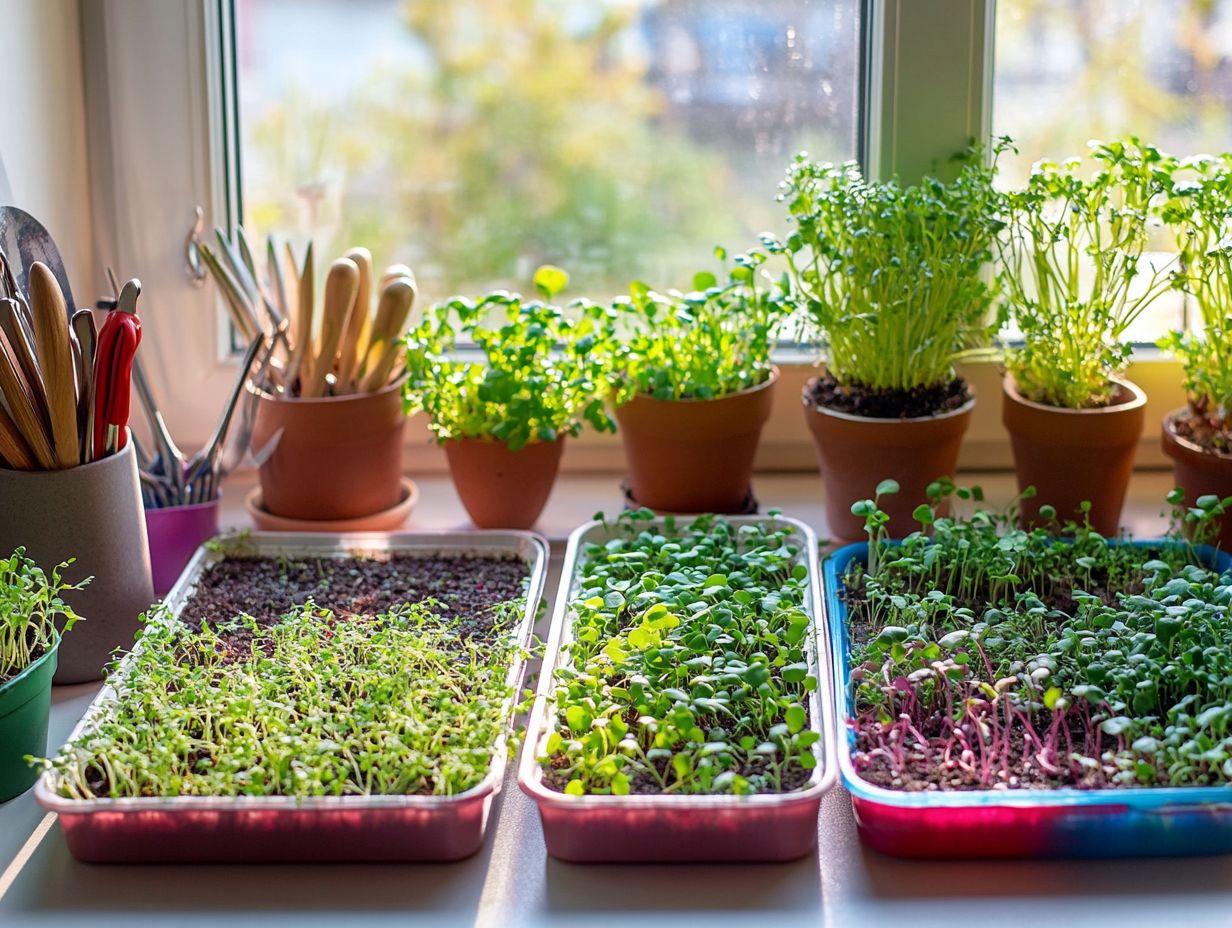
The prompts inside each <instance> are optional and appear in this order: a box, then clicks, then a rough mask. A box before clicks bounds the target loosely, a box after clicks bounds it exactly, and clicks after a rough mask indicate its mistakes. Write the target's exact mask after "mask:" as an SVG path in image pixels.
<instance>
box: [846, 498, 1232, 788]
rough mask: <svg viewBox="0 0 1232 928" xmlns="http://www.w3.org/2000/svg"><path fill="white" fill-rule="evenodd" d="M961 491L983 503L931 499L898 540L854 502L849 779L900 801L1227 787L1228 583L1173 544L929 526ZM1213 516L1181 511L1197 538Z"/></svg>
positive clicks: (1217, 509)
mask: <svg viewBox="0 0 1232 928" xmlns="http://www.w3.org/2000/svg"><path fill="white" fill-rule="evenodd" d="M959 494H965V495H966V497H967V498H968V499H974V500H976V501H978V500H979V494H978V492H976V491H974V490H970V491H964V490H960V489H958V488H956V487H954V486H953V485H952V484H950V483H948V482H945V483H938V484H936V485H934V487H932V488H930V495H931V497H932V500H933V504H932V505H931V506H924V507H921V508H920V509H918V510H917V511H916V518H917V519H918V520H919V522H920V523H921V528H920V531H918V532H916V533H914V534H912V535H909V536H908V537H907V538H905V539H904V540H903V541H902V542H901V543H895V542H890V541H888V540H886V539H885V538H884V537H883V532H882V528H881V526H882V520H881V519H880V518H879V513H880V510H879V509H878V508H877V506H876V504H875V502H873V501H865V502H864V503H862V504H857V505H858V506H859V508H860V510H861V512H862V513H863V514H864V515H865V518H866V525H867V527H868V531H869V537H870V547H871V551H870V558H869V562H868V565H867V567H861V566H859V565H855V566H853V567H852V568H851V570H850V571H849V573H848V575H847V576H846V578H845V594H844V595H845V597H846V599H847V604H848V610H849V613H848V621H849V623H850V634H851V639H852V650H851V654H850V664H849V666H850V675H851V687H852V690H851V698H852V700H853V707H854V716H853V718H852V723H851V724H852V726H853V728H854V730H855V742H856V754H855V763H856V767H857V769H858V770H859V771H860V773H861V775H862V776H864V777H865V778H867V779H869V780H871V781H873V782H877V783H880V784H882V785H885V786H890V787H893V788H900V789H910V790H918V789H990V788H1000V789H1005V788H1028V787H1039V788H1049V787H1058V786H1076V787H1083V788H1102V787H1120V786H1135V785H1140V786H1141V785H1145V786H1152V785H1162V784H1167V785H1174V786H1186V785H1202V784H1212V783H1232V685H1230V684H1229V682H1228V681H1230V680H1232V626H1230V625H1229V623H1228V622H1227V615H1228V608H1229V606H1230V605H1232V570H1230V571H1224V572H1222V573H1220V572H1219V571H1217V570H1215V569H1212V567H1211V566H1210V565H1209V551H1203V550H1201V549H1198V548H1196V547H1195V546H1194V545H1193V543H1192V542H1190V541H1187V540H1185V538H1184V537H1181V536H1180V535H1179V534H1178V535H1177V536H1176V537H1174V538H1172V539H1169V540H1166V541H1164V542H1161V543H1153V544H1147V545H1141V544H1133V543H1130V542H1127V541H1125V540H1121V539H1116V540H1112V539H1107V538H1104V537H1103V536H1101V535H1100V534H1098V533H1097V532H1095V531H1094V530H1093V529H1092V528H1091V527H1090V524H1089V522H1088V521H1086V520H1085V519H1084V520H1083V521H1082V522H1079V523H1075V522H1068V523H1066V524H1065V525H1060V526H1058V525H1056V524H1054V525H1053V526H1051V530H1045V529H1044V528H1039V527H1037V528H1033V529H1030V530H1026V529H1023V528H1021V527H1020V525H1019V523H1018V520H1017V518H1016V514H1015V512H1014V509H1013V507H1011V508H1010V509H1009V510H1007V511H1006V512H1004V513H994V512H991V511H989V510H987V509H984V508H977V509H976V511H975V512H974V513H973V514H972V515H971V516H969V517H966V518H959V517H953V516H948V515H942V514H941V513H942V512H943V511H944V509H943V507H944V503H945V502H946V501H947V500H948V498H949V497H950V496H952V495H959ZM1182 498H1183V494H1182V493H1181V492H1180V491H1177V492H1176V493H1174V494H1171V495H1170V496H1169V502H1170V503H1172V504H1173V505H1174V506H1181V500H1182ZM1229 502H1232V501H1229ZM1224 508H1225V503H1224V501H1221V500H1218V499H1216V498H1214V497H1210V498H1207V497H1204V498H1203V499H1202V500H1200V501H1199V502H1198V504H1197V505H1195V506H1193V507H1190V508H1189V509H1187V510H1185V509H1183V506H1182V507H1181V509H1179V510H1178V511H1177V515H1178V517H1179V518H1180V520H1181V521H1182V522H1185V523H1188V525H1189V531H1188V533H1187V534H1188V535H1189V536H1190V537H1191V538H1192V537H1197V538H1201V537H1204V536H1205V535H1207V534H1208V533H1209V530H1208V529H1206V528H1204V526H1206V525H1208V524H1209V523H1210V522H1212V521H1213V520H1214V519H1216V518H1218V517H1219V516H1220V515H1222V513H1223V511H1224ZM1047 518H1049V515H1048V513H1047V511H1046V512H1045V519H1047ZM1051 518H1053V519H1055V513H1052V514H1051Z"/></svg>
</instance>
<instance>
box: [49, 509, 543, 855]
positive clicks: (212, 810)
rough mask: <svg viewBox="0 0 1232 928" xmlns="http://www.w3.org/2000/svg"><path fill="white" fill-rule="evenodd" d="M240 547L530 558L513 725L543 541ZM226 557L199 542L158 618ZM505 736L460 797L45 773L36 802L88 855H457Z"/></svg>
mask: <svg viewBox="0 0 1232 928" xmlns="http://www.w3.org/2000/svg"><path fill="white" fill-rule="evenodd" d="M242 553H243V555H252V556H259V557H285V558H289V559H308V558H314V559H315V558H319V559H327V558H337V559H341V558H346V557H348V556H352V555H358V554H381V553H388V554H398V555H406V556H411V557H425V558H426V557H432V556H437V555H443V556H453V557H499V558H510V557H512V558H516V559H518V560H520V561H521V562H522V563H523V564H525V565H526V572H527V582H526V587H525V606H524V608H523V609H522V610H521V614H520V616H519V617H518V621H517V624H516V630H515V631H514V633H513V637H514V638H516V642H517V647H516V649H515V657H514V658H513V660H512V661H511V663H510V666H509V670H508V676H507V678H506V685H507V687H508V688H509V691H510V692H511V693H512V694H513V696H511V697H510V698H509V699H507V700H506V701H505V703H504V707H503V710H502V711H503V718H504V720H505V721H504V728H503V731H504V732H506V733H507V732H509V730H510V728H511V725H512V721H513V714H514V700H515V699H516V694H517V692H518V689H519V688H520V686H521V680H522V676H523V673H524V670H525V657H524V656H525V654H526V653H527V651H528V649H529V648H530V646H531V641H532V637H533V632H534V618H535V613H536V611H537V609H538V605H539V601H540V597H541V595H542V592H543V584H544V578H545V575H546V568H547V556H548V552H547V544H546V542H545V541H544V540H543V539H542V538H540V537H539V536H537V535H534V534H531V533H528V532H513V531H490V532H466V533H441V534H434V533H422V534H421V533H413V534H412V533H408V534H398V535H377V534H372V535H364V534H348V535H335V536H329V535H319V534H307V533H305V534H298V533H296V534H282V533H253V534H252V535H250V536H248V538H247V540H246V542H245V543H244V545H243V551H242ZM224 557H225V554H224V553H222V552H220V551H218V550H210V549H208V548H207V547H202V548H201V549H199V550H198V551H197V553H196V554H195V555H194V557H193V559H192V561H191V562H190V563H189V565H188V567H187V568H186V570H185V572H184V574H183V576H181V578H180V580H179V582H178V583H177V584H176V586H175V587H174V589H172V591H171V593H170V594H169V595H168V597H167V599H166V606H167V609H166V611H165V612H164V613H163V614H162V616H161V617H159V618H156V619H155V620H154V621H159V622H174V621H176V616H177V615H178V614H179V613H180V612H181V611H182V610H183V609H184V608H185V606H186V604H187V603H188V601H189V600H190V598H191V596H192V594H193V592H194V590H195V588H196V587H197V585H198V582H199V581H200V579H201V578H202V576H203V575H204V574H205V573H206V571H208V570H209V569H210V567H212V566H213V565H214V564H216V563H217V562H218V561H220V560H222V559H223V558H224ZM141 648H142V644H141V642H138V644H137V645H136V646H135V648H134V651H133V653H131V654H129V655H126V656H125V657H124V658H123V660H122V661H121V664H120V665H119V667H118V668H117V671H116V673H115V674H114V675H113V679H116V680H119V679H123V676H124V671H125V669H126V668H128V667H130V666H132V665H133V664H134V661H135V660H137V659H138V657H139V656H140V653H141ZM122 698H123V693H122V692H117V691H116V689H115V688H113V686H112V685H111V684H110V683H109V684H108V685H106V686H104V687H103V689H102V690H101V691H100V693H99V694H98V696H97V697H96V698H95V700H94V702H93V703H92V704H91V706H90V708H89V709H88V710H87V712H86V715H85V716H84V718H83V719H82V720H81V721H80V722H79V723H78V725H77V727H76V728H75V729H74V730H73V732H72V734H71V735H70V736H69V739H68V740H69V741H70V742H71V741H75V740H76V739H78V738H80V737H82V736H83V735H84V734H86V733H88V732H90V731H92V730H97V726H98V725H99V724H100V723H101V722H102V721H103V720H104V719H105V718H106V716H107V713H108V711H109V709H110V708H111V707H113V706H114V705H116V704H117V701H118V700H121V699H122ZM506 742H507V739H506V738H505V737H500V738H498V739H497V742H496V743H495V744H493V745H492V754H491V760H490V763H489V766H488V768H487V772H486V775H485V776H484V778H483V780H482V781H481V782H480V783H479V784H478V785H476V786H474V787H472V788H470V789H467V790H466V791H464V792H460V793H458V794H456V795H363V796H358V795H356V796H309V797H293V796H217V797H215V796H166V797H148V798H147V797H134V798H128V797H125V798H89V799H74V798H67V797H66V796H64V795H63V794H62V788H61V786H62V784H61V781H60V774H59V773H57V772H56V771H55V770H51V769H49V770H47V771H46V772H44V774H43V775H42V777H41V778H40V780H39V783H38V785H37V787H36V793H35V794H36V797H37V799H38V801H39V802H40V803H41V804H42V805H43V806H44V807H45V808H47V809H49V810H51V811H54V812H57V813H59V816H60V823H61V827H62V828H63V830H64V834H65V838H66V840H67V842H68V846H69V850H70V851H71V853H72V854H73V856H74V857H76V858H78V859H79V860H85V861H91V862H274V861H411V860H455V859H459V858H462V857H466V856H468V855H470V854H473V853H474V852H475V851H476V850H478V848H479V847H480V846H481V844H482V842H483V836H484V830H485V827H486V823H487V818H488V813H489V811H490V809H491V804H492V800H493V798H494V797H495V796H496V794H497V793H498V792H499V790H500V787H501V782H502V780H503V776H504V771H505V765H506V762H507V754H508V748H507V744H506Z"/></svg>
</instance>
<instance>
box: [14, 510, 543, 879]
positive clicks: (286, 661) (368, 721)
mask: <svg viewBox="0 0 1232 928" xmlns="http://www.w3.org/2000/svg"><path fill="white" fill-rule="evenodd" d="M546 562H547V546H546V543H545V542H544V541H543V540H542V539H540V538H539V537H538V536H536V535H532V534H530V533H526V532H469V533H458V534H401V535H380V536H378V535H371V536H365V535H342V536H322V535H316V534H262V533H251V534H247V535H242V536H239V537H236V538H233V539H230V540H225V541H222V542H214V543H210V544H209V545H207V546H205V547H203V548H202V549H200V550H199V551H198V552H197V554H196V555H195V556H194V559H193V561H192V562H191V563H190V564H189V566H188V568H187V569H186V571H185V573H184V575H183V577H181V579H180V581H179V583H178V584H177V585H176V587H175V589H174V590H172V592H171V594H170V595H169V596H168V598H167V599H166V601H165V602H164V603H163V604H162V605H161V606H160V607H158V608H156V609H154V610H152V611H151V613H150V614H149V615H148V616H147V617H146V624H145V626H144V629H143V632H142V634H141V636H140V638H139V640H138V643H137V644H136V646H135V647H134V648H133V650H132V652H131V653H129V654H127V655H125V656H123V657H122V658H120V659H119V660H118V661H117V663H116V664H115V666H114V668H113V669H112V670H111V672H110V674H109V676H108V678H107V683H106V685H105V686H104V688H103V689H102V691H101V692H100V694H99V696H98V698H97V699H96V700H95V701H94V703H93V704H92V705H91V707H90V709H89V711H88V712H87V714H86V716H85V717H84V718H83V719H82V721H81V722H80V723H79V724H78V726H77V728H76V729H75V730H74V731H73V733H72V734H71V735H70V737H69V740H68V742H67V743H66V744H65V746H64V747H63V748H62V749H61V750H60V752H59V753H58V754H57V755H56V756H55V757H53V758H51V759H49V760H47V761H44V765H45V770H44V773H43V775H42V777H41V779H40V781H39V784H38V787H37V791H36V795H37V798H38V800H39V802H41V803H42V804H43V805H44V806H45V807H46V808H48V809H50V810H53V811H55V812H58V813H59V816H60V824H61V826H62V828H63V830H64V834H65V837H66V839H67V841H68V845H69V849H70V851H71V852H72V853H73V854H74V856H76V857H78V858H79V859H82V860H91V861H246V862H247V861H252V862H259V861H295V860H313V861H327V860H328V861H354V860H366V861H375V860H450V859H457V858H461V857H465V856H467V855H469V854H471V853H474V852H475V851H476V850H477V849H478V848H479V846H480V845H481V844H482V841H483V835H484V828H485V825H486V822H487V816H488V812H489V809H490V806H491V803H492V800H493V798H494V796H495V795H496V793H497V792H498V790H499V789H500V785H501V781H502V775H503V772H504V769H505V763H506V756H507V750H508V739H509V736H510V734H511V724H512V719H513V714H514V710H515V704H516V700H517V692H518V687H519V686H520V685H521V678H522V673H523V669H524V663H525V658H526V656H527V649H528V648H529V647H530V643H531V636H532V634H533V624H534V616H535V611H536V609H537V606H538V603H539V599H540V595H541V592H542V588H543V582H544V575H545V574H544V572H545V569H546Z"/></svg>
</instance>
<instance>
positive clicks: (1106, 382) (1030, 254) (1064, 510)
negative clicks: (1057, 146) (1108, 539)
mask: <svg viewBox="0 0 1232 928" xmlns="http://www.w3.org/2000/svg"><path fill="white" fill-rule="evenodd" d="M1170 172H1171V162H1170V161H1169V159H1167V158H1166V157H1165V156H1163V155H1162V154H1160V152H1159V151H1157V150H1156V149H1155V148H1153V147H1151V146H1149V145H1143V144H1140V143H1139V142H1137V141H1136V140H1132V139H1131V140H1129V141H1126V142H1108V143H1102V142H1097V143H1092V146H1091V149H1090V161H1089V162H1088V163H1084V162H1083V161H1082V159H1080V158H1072V159H1070V160H1068V161H1066V162H1065V163H1063V164H1056V163H1054V162H1049V161H1043V162H1040V163H1038V164H1036V165H1035V167H1034V168H1033V169H1032V171H1031V176H1030V177H1029V178H1028V180H1027V183H1026V186H1025V187H1024V188H1023V189H1021V190H1017V191H1014V192H1012V193H1011V194H1010V195H1009V217H1010V218H1009V224H1008V228H1007V233H1006V235H1005V236H1004V237H1003V239H1002V240H1001V242H1000V263H1001V267H1002V271H1003V273H1002V276H1003V279H1004V282H1005V292H1006V296H1007V303H1008V305H1009V309H1010V311H1011V313H1012V316H1013V319H1014V321H1015V322H1016V323H1017V327H1018V330H1019V331H1020V332H1021V343H1019V344H1015V345H1012V346H1010V347H1008V348H1007V350H1006V357H1005V366H1006V372H1007V376H1006V378H1005V381H1004V398H1003V404H1002V421H1003V422H1004V424H1005V427H1006V429H1007V430H1008V431H1009V433H1010V438H1011V440H1012V443H1013V449H1014V465H1015V469H1016V471H1017V473H1018V485H1019V488H1020V489H1022V488H1026V487H1028V486H1034V487H1035V488H1036V489H1037V490H1038V491H1039V495H1038V496H1037V497H1036V498H1034V499H1029V500H1025V501H1024V503H1023V510H1022V515H1023V517H1024V518H1025V519H1027V521H1029V522H1030V521H1034V520H1036V519H1037V518H1038V517H1039V506H1040V504H1041V501H1046V502H1047V503H1048V504H1049V505H1051V506H1053V507H1055V508H1056V510H1057V511H1058V512H1059V513H1060V515H1061V517H1062V518H1063V519H1070V518H1075V517H1076V516H1077V515H1078V505H1079V503H1081V502H1083V501H1087V502H1089V503H1090V510H1089V512H1088V514H1087V516H1088V518H1089V519H1090V521H1091V524H1092V525H1093V526H1094V527H1095V528H1096V529H1098V530H1099V531H1101V532H1104V533H1105V534H1115V533H1116V532H1117V530H1118V529H1119V527H1120V520H1121V506H1122V504H1123V502H1124V499H1125V490H1126V487H1127V486H1128V484H1129V477H1130V473H1131V471H1132V470H1133V463H1134V453H1135V451H1136V450H1137V446H1138V442H1139V440H1140V439H1141V437H1142V426H1143V422H1144V415H1145V406H1146V394H1144V393H1143V391H1142V390H1141V389H1140V388H1139V387H1138V386H1137V385H1135V384H1133V383H1131V382H1129V381H1128V380H1126V379H1124V377H1123V376H1122V375H1123V373H1124V371H1125V367H1126V365H1127V364H1128V363H1129V359H1130V356H1131V354H1132V346H1131V345H1130V343H1129V341H1128V339H1127V335H1126V333H1127V332H1128V330H1129V327H1130V326H1131V325H1133V323H1134V321H1135V320H1137V319H1138V318H1139V317H1140V316H1141V315H1142V313H1143V312H1144V311H1145V310H1146V309H1147V307H1148V306H1150V305H1151V303H1152V301H1153V300H1154V299H1155V298H1156V297H1157V296H1159V294H1160V293H1161V292H1163V291H1164V290H1165V289H1166V288H1167V287H1168V286H1169V284H1170V282H1171V277H1170V274H1169V273H1168V270H1169V267H1168V265H1169V263H1170V262H1168V261H1161V262H1160V263H1159V265H1158V266H1153V265H1152V264H1150V263H1149V261H1148V255H1147V254H1146V251H1147V247H1148V245H1149V243H1150V239H1151V235H1152V231H1153V229H1154V228H1155V227H1156V226H1157V224H1158V223H1157V220H1156V219H1155V218H1154V217H1153V209H1154V207H1155V206H1156V205H1157V204H1158V202H1159V200H1160V198H1161V197H1162V196H1163V195H1164V194H1165V193H1166V191H1167V189H1168V187H1169V184H1170V179H1169V175H1170Z"/></svg>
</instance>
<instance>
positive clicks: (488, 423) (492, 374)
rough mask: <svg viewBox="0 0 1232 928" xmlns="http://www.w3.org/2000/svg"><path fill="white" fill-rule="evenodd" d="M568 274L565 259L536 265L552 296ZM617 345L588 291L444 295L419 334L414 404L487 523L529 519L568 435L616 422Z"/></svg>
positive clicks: (410, 403)
mask: <svg viewBox="0 0 1232 928" xmlns="http://www.w3.org/2000/svg"><path fill="white" fill-rule="evenodd" d="M567 282H568V276H567V275H566V274H565V272H564V271H562V270H560V269H559V268H554V267H541V268H539V270H537V271H536V272H535V286H536V287H537V288H538V290H539V292H540V294H541V295H542V296H543V297H544V298H545V300H546V299H551V298H552V297H553V296H555V295H556V294H557V293H558V292H560V290H562V289H563V288H564V287H565V285H566V283H567ZM460 348H465V349H467V350H468V351H469V352H470V353H474V352H476V351H477V352H478V353H479V354H480V355H482V359H479V358H475V359H472V358H471V357H470V356H468V354H467V353H466V352H460V351H459V349H460ZM615 349H616V344H615V340H614V335H613V328H612V320H611V318H610V314H609V313H608V312H607V311H606V310H604V309H603V308H602V307H600V306H598V305H596V304H590V303H577V304H575V305H574V307H573V308H571V311H570V312H569V313H564V312H562V311H561V309H560V308H559V307H557V306H554V305H551V304H550V303H547V302H539V301H529V300H523V299H522V297H521V296H519V295H517V294H511V293H507V292H505V291H497V292H495V293H492V294H489V295H488V296H485V297H483V298H481V299H480V300H479V301H477V302H476V301H474V300H469V299H463V298H456V299H453V300H450V301H449V302H447V303H442V304H440V305H437V306H434V307H432V309H430V310H429V311H428V313H427V314H426V315H425V317H424V319H423V321H422V322H421V323H420V324H419V325H418V326H417V327H416V328H414V329H412V330H411V331H410V332H409V333H408V334H407V370H408V378H407V382H406V387H405V389H404V403H405V407H406V410H407V411H408V412H412V411H415V410H423V411H424V412H426V413H427V415H428V418H429V427H430V428H431V429H432V432H433V434H434V435H435V436H436V439H437V441H438V442H440V443H441V444H442V445H444V446H445V452H446V455H447V456H448V459H449V465H450V475H451V476H452V477H453V482H454V487H455V488H456V489H457V491H458V495H459V496H460V497H461V499H462V504H463V505H464V506H465V507H466V511H467V512H468V513H469V514H470V516H471V519H472V520H473V521H474V523H475V524H476V525H478V526H479V527H481V528H529V527H530V526H531V525H533V524H534V523H535V522H536V521H537V520H538V518H539V515H540V513H541V512H542V511H543V507H544V505H545V504H546V502H547V499H548V496H549V494H550V493H551V489H552V485H553V484H554V483H555V480H556V472H557V469H558V468H559V466H560V457H561V453H562V451H563V448H564V440H565V437H566V436H569V435H578V434H580V433H581V431H582V428H583V426H584V425H586V424H589V425H591V426H592V427H593V428H594V429H595V430H596V431H600V432H603V431H613V430H615V428H616V424H615V422H613V421H612V419H611V417H610V416H609V415H608V413H607V409H606V407H605V400H606V398H607V396H608V394H609V393H610V392H611V390H612V378H613V374H614V360H615V356H616V350H615Z"/></svg>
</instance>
